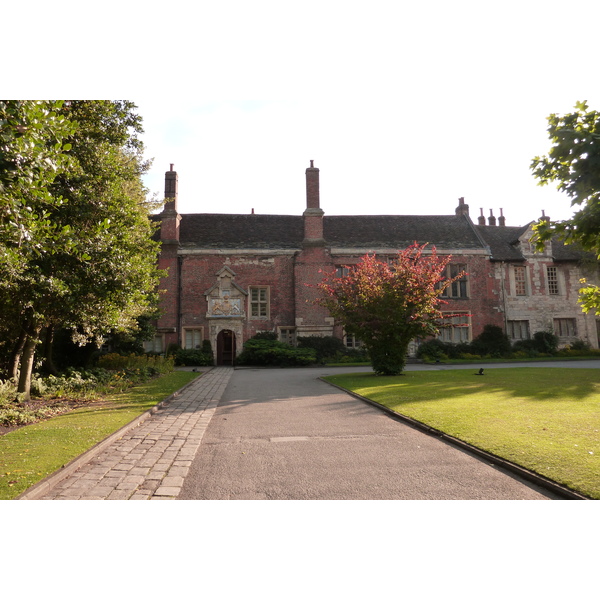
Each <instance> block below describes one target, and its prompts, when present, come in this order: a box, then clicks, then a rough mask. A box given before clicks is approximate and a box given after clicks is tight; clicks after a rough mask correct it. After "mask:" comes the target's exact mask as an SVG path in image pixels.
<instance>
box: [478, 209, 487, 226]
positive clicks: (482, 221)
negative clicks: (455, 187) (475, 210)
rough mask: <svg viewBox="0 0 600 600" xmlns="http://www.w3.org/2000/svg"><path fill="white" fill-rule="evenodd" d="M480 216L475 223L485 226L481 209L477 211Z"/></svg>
mask: <svg viewBox="0 0 600 600" xmlns="http://www.w3.org/2000/svg"><path fill="white" fill-rule="evenodd" d="M479 210H480V211H481V214H480V215H479V216H478V217H477V221H478V224H479V225H485V217H484V216H483V208H480V209H479Z"/></svg>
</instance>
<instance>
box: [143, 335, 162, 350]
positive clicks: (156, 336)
mask: <svg viewBox="0 0 600 600" xmlns="http://www.w3.org/2000/svg"><path fill="white" fill-rule="evenodd" d="M157 340H160V350H157V349H156V341H157ZM149 344H152V347H151V348H150V349H149V348H148V345H149ZM142 346H143V347H144V352H146V353H149V352H153V353H155V354H163V353H164V352H165V334H164V333H157V334H155V336H154V337H153V338H152V339H151V340H146V341H144V342H142Z"/></svg>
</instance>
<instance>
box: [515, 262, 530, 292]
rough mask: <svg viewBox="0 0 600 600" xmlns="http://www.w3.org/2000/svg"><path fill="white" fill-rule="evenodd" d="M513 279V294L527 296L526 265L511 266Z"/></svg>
mask: <svg viewBox="0 0 600 600" xmlns="http://www.w3.org/2000/svg"><path fill="white" fill-rule="evenodd" d="M513 275H514V281H515V296H527V295H528V294H527V267H525V266H522V265H515V266H514V267H513Z"/></svg>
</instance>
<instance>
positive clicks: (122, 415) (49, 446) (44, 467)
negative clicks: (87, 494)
mask: <svg viewBox="0 0 600 600" xmlns="http://www.w3.org/2000/svg"><path fill="white" fill-rule="evenodd" d="M197 376H198V373H194V372H190V371H173V372H172V373H169V374H168V375H163V376H162V377H159V378H157V379H153V380H151V381H148V382H146V383H144V384H141V385H139V386H136V387H134V388H131V389H129V390H127V391H126V392H123V393H120V394H115V395H113V396H107V397H105V398H104V401H103V402H102V403H100V404H97V403H90V404H88V405H87V406H84V407H82V408H77V409H75V410H73V411H71V412H68V413H65V414H62V415H59V416H56V417H53V418H52V419H49V420H47V421H42V422H39V423H35V424H33V425H27V426H26V427H22V428H20V429H17V430H15V431H12V432H10V433H7V434H6V435H3V436H0V500H8V499H12V498H15V497H16V496H18V495H19V494H21V493H22V492H24V491H25V490H26V489H28V488H29V487H31V486H32V485H34V484H35V483H37V482H38V481H41V480H42V479H44V478H45V477H47V476H48V475H50V474H52V473H54V472H55V471H56V470H57V469H60V468H61V467H62V466H63V465H66V464H67V463H69V462H70V461H71V460H73V459H74V458H77V457H78V456H79V455H81V454H83V453H84V452H86V451H87V450H89V449H90V448H92V447H93V446H94V445H95V444H97V443H98V442H101V441H102V440H103V439H105V438H106V437H108V436H109V435H111V434H112V433H114V432H115V431H117V430H118V429H120V428H121V427H123V426H124V425H127V423H130V422H131V421H133V419H135V418H136V417H138V416H139V415H141V414H142V413H144V412H146V411H147V410H149V409H150V408H152V407H153V406H155V405H156V404H158V403H159V402H162V401H163V400H164V399H165V398H167V397H168V396H170V395H171V394H172V393H173V392H176V391H177V390H178V389H180V388H182V387H183V386H184V385H186V384H187V383H189V382H190V381H191V380H192V379H194V378H195V377H197Z"/></svg>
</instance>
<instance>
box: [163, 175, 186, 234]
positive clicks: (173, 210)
mask: <svg viewBox="0 0 600 600" xmlns="http://www.w3.org/2000/svg"><path fill="white" fill-rule="evenodd" d="M177 183H178V181H177V171H174V170H173V164H171V168H170V170H169V171H167V172H166V173H165V205H164V207H163V211H162V213H161V221H162V222H161V226H160V239H161V242H162V243H163V244H177V245H178V244H179V222H180V221H181V215H180V214H179V212H178V210H177Z"/></svg>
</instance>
